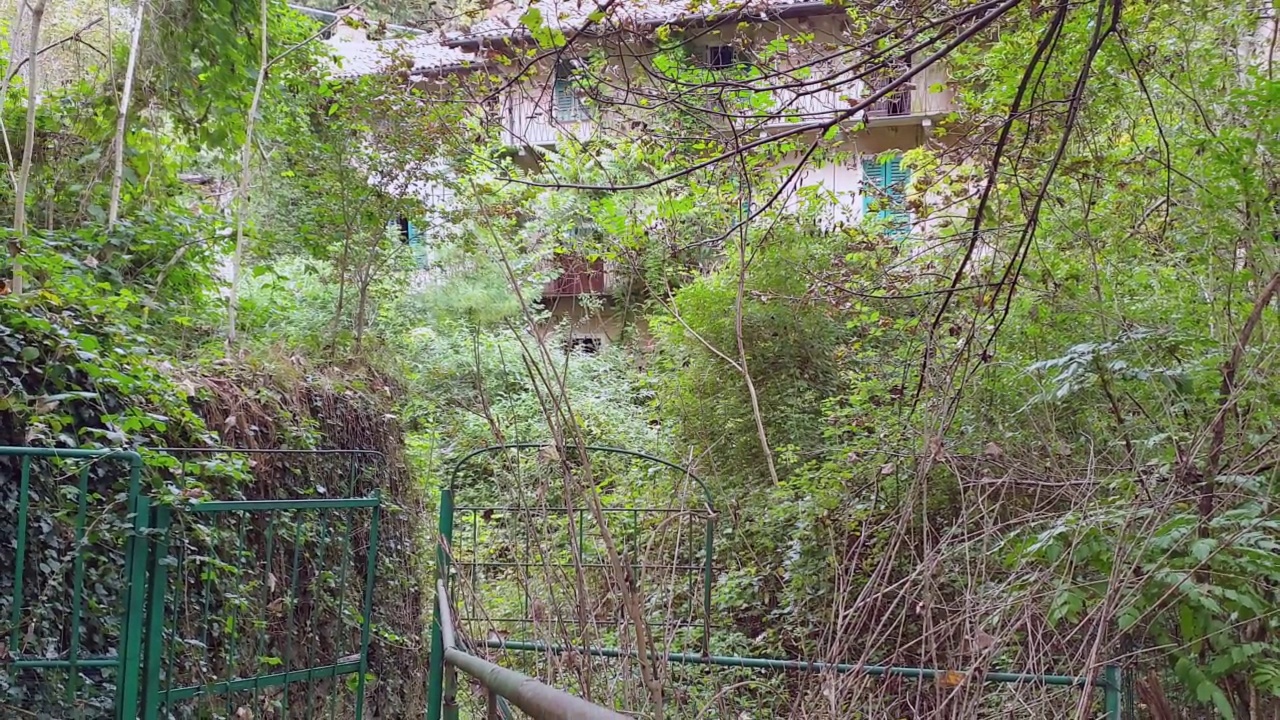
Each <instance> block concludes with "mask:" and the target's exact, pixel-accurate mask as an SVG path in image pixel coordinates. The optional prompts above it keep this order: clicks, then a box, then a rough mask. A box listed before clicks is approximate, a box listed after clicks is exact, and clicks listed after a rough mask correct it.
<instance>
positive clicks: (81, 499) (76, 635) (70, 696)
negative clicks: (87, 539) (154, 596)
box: [67, 463, 91, 703]
mask: <svg viewBox="0 0 1280 720" xmlns="http://www.w3.org/2000/svg"><path fill="white" fill-rule="evenodd" d="M90 467H91V466H90V465H89V464H88V463H85V465H84V467H82V468H80V472H79V473H77V474H76V475H77V482H76V530H75V532H76V535H75V537H76V540H75V544H74V545H73V546H72V550H71V552H72V553H74V555H73V556H72V560H71V647H70V648H69V649H68V651H67V660H68V662H69V669H68V670H67V702H69V703H74V702H75V699H76V685H77V681H78V680H79V679H80V671H79V669H78V668H79V664H80V620H81V615H83V610H82V607H81V606H83V605H84V547H83V546H84V533H85V527H84V526H85V522H86V520H87V516H88V512H89V468H90Z"/></svg>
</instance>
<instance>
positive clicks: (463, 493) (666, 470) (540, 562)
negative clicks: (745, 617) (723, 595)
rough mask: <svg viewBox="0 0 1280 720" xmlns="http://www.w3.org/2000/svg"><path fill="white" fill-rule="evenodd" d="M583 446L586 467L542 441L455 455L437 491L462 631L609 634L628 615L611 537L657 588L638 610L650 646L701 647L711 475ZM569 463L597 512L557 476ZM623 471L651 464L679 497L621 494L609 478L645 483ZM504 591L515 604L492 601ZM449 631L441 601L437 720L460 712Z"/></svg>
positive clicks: (443, 561)
mask: <svg viewBox="0 0 1280 720" xmlns="http://www.w3.org/2000/svg"><path fill="white" fill-rule="evenodd" d="M584 451H585V453H584V454H585V455H587V456H589V457H590V458H591V460H590V463H591V468H590V469H589V471H587V470H584V469H583V468H581V467H580V465H579V464H580V463H581V462H582V457H581V456H579V454H578V453H577V450H576V448H568V449H566V448H555V447H554V446H552V445H549V444H547V443H534V442H527V443H511V444H505V445H495V446H491V447H485V448H480V449H478V450H475V451H473V452H470V453H468V454H466V455H464V456H463V457H462V458H461V459H460V460H459V461H458V462H457V463H456V464H455V465H454V467H453V470H452V471H451V473H450V476H449V479H448V482H447V485H446V486H445V487H443V488H441V495H440V544H439V547H438V549H437V573H438V577H439V578H440V579H442V580H444V581H445V582H446V584H447V586H448V587H450V588H452V596H453V598H454V602H455V603H456V605H457V614H456V616H455V619H456V621H457V623H458V627H459V634H463V632H464V630H465V631H468V632H469V633H473V634H478V635H479V636H481V637H483V636H485V635H490V634H491V635H494V636H498V637H503V638H508V639H512V640H514V641H526V640H527V641H532V640H536V639H537V638H538V637H541V636H542V635H543V634H546V633H554V634H555V635H556V636H557V637H562V638H565V639H566V641H567V642H572V643H574V644H584V645H585V644H595V643H599V642H601V641H605V639H606V638H607V637H608V636H611V635H613V634H615V632H616V630H615V628H616V627H617V623H618V622H619V621H620V620H621V619H622V610H621V609H620V608H619V607H618V606H617V604H616V603H613V602H612V601H611V600H610V599H614V598H617V596H618V594H617V593H616V592H613V591H611V588H612V587H614V586H615V585H616V584H617V582H618V578H617V577H616V571H615V567H614V565H613V564H612V561H611V560H610V558H609V553H608V552H607V547H606V546H607V544H608V542H607V541H606V534H607V537H608V538H609V539H610V540H611V541H612V543H613V545H614V548H613V551H614V552H615V553H616V554H617V555H618V556H619V557H620V558H621V561H622V564H623V565H624V566H625V570H626V574H627V579H626V581H625V582H626V583H627V584H628V585H629V586H630V587H631V588H632V590H633V591H634V592H635V593H636V594H638V595H641V596H643V597H645V598H647V599H649V602H647V603H645V607H644V608H643V610H644V612H645V615H646V616H645V621H646V623H647V625H648V628H647V629H648V630H649V632H650V633H651V636H652V637H653V639H654V640H653V641H654V643H655V644H658V645H660V646H662V651H663V652H665V651H666V650H674V649H677V647H678V648H679V649H682V650H688V651H695V652H706V651H707V649H708V647H709V642H710V633H711V625H710V615H711V607H710V605H711V585H712V581H713V578H714V568H713V566H712V559H713V556H714V548H713V543H714V537H715V522H716V513H715V510H714V507H713V505H712V500H711V496H710V494H709V493H708V492H707V490H706V486H705V485H704V484H703V483H702V481H701V480H700V479H699V478H698V477H697V476H696V475H694V474H693V473H691V472H689V471H688V469H686V468H683V467H681V466H679V465H677V464H674V463H670V462H668V461H666V460H663V459H661V458H657V457H653V456H651V455H647V454H645V453H640V452H636V451H633V450H627V449H623V448H614V447H605V446H589V447H586V448H584ZM566 455H571V456H572V457H566ZM482 461H483V462H484V463H487V464H482ZM566 468H569V469H570V472H579V473H580V474H582V478H581V479H582V480H583V481H584V482H585V481H587V480H588V479H589V480H590V482H592V483H593V485H594V488H595V492H596V493H597V496H598V497H600V499H601V506H600V507H599V508H598V510H597V511H596V512H593V511H592V510H591V509H590V507H589V506H588V504H587V502H586V500H585V498H583V497H575V493H574V492H572V491H570V490H568V489H567V488H564V485H563V483H559V484H557V483H556V482H555V480H554V478H555V477H558V476H560V474H561V473H562V471H564V470H565V469H566ZM469 471H470V472H474V473H483V472H484V471H492V472H491V473H490V474H489V476H488V478H487V480H486V481H482V482H481V483H474V482H470V483H468V482H466V481H469V480H472V479H473V477H472V475H470V474H468V472H469ZM497 472H505V473H506V474H507V475H509V476H510V477H511V479H512V481H513V482H512V484H511V485H510V486H509V487H501V488H494V487H493V481H492V475H493V473H497ZM540 473H541V474H540ZM623 473H641V474H644V475H645V479H646V480H647V481H648V483H647V484H650V485H660V486H661V487H664V488H666V489H667V499H668V500H669V502H670V504H667V505H659V506H653V505H646V506H639V505H636V504H634V503H631V502H629V499H628V498H625V497H615V496H612V495H611V494H610V492H609V490H608V488H609V487H611V486H616V485H621V486H624V487H625V486H629V485H637V484H639V483H634V482H632V483H621V484H618V483H614V482H613V480H614V479H616V476H617V475H619V474H623ZM657 473H662V475H661V476H659V475H657ZM601 518H603V520H604V523H603V524H604V527H601V523H600V522H599V520H600V519H601ZM587 595H590V596H592V597H594V598H599V599H602V600H604V602H602V603H601V604H599V605H597V606H595V607H592V608H589V609H588V608H584V607H583V606H582V603H581V602H580V601H581V600H583V599H584V596H587ZM498 597H505V598H507V599H508V601H509V602H507V603H505V604H503V605H501V606H499V605H497V604H495V603H493V602H492V601H493V600H494V599H495V598H498ZM658 598H662V601H661V602H659V601H657V599H658ZM486 601H488V602H486ZM443 637H444V632H443V629H442V625H441V621H440V613H439V607H438V604H437V608H436V617H435V622H434V624H433V633H432V640H431V675H430V677H429V687H428V709H427V718H428V720H439V719H440V718H444V719H445V720H449V719H450V718H451V717H456V716H457V712H458V706H457V703H456V702H455V701H456V697H455V695H454V693H453V692H452V691H451V688H449V687H447V685H448V683H447V682H446V679H447V678H446V674H447V663H446V662H445V655H446V652H445V643H444V639H443ZM472 644H473V646H482V644H481V643H479V642H477V641H472ZM473 649H474V648H473ZM577 672H578V674H579V675H580V676H581V677H580V678H579V679H578V682H577V684H578V686H579V687H578V690H579V691H580V692H583V693H584V694H587V693H588V692H589V688H588V687H587V686H588V685H589V684H590V675H591V674H592V669H591V668H590V667H587V666H583V667H580V668H579V669H578V671H577ZM609 674H612V673H608V672H606V673H603V674H602V675H609Z"/></svg>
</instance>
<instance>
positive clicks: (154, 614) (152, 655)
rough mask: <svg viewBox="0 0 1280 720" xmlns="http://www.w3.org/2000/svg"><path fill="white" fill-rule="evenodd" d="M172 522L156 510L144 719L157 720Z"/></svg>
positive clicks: (164, 509) (168, 513)
mask: <svg viewBox="0 0 1280 720" xmlns="http://www.w3.org/2000/svg"><path fill="white" fill-rule="evenodd" d="M172 520H173V516H172V511H171V510H170V508H169V507H168V506H167V505H161V506H159V507H157V508H156V513H155V525H154V527H153V531H154V533H155V539H154V543H155V553H154V554H153V555H152V556H151V587H150V588H149V590H150V597H149V598H148V602H147V613H146V614H147V650H146V660H145V661H144V662H143V664H142V666H143V668H144V670H145V672H146V680H145V684H144V686H143V703H142V708H143V718H144V720H156V719H157V718H158V717H160V682H161V680H160V663H161V662H162V661H163V659H164V610H165V607H164V606H165V602H164V599H165V595H166V594H167V593H168V585H169V562H168V560H169V527H170V523H171V522H172Z"/></svg>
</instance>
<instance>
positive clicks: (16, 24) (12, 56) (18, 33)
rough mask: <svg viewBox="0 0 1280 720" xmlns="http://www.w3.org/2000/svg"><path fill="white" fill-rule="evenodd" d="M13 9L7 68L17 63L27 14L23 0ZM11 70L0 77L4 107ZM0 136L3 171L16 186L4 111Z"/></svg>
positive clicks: (1, 118) (0, 114)
mask: <svg viewBox="0 0 1280 720" xmlns="http://www.w3.org/2000/svg"><path fill="white" fill-rule="evenodd" d="M14 4H15V9H14V18H13V27H12V28H10V29H9V65H8V67H9V68H12V67H14V66H15V65H17V64H18V53H19V52H20V50H19V48H18V46H19V45H20V44H21V43H20V42H19V41H18V40H19V38H21V37H22V21H23V19H24V18H25V17H26V14H27V4H26V3H25V2H23V0H17V2H15V3H14ZM12 73H13V71H12V70H9V69H6V71H5V73H4V75H3V77H0V107H4V103H5V98H7V97H9V83H10V81H11V80H12V79H13V75H12ZM0 137H3V139H4V157H5V160H6V162H5V172H7V173H8V174H9V182H10V183H13V186H14V187H15V188H16V187H17V186H18V176H17V175H16V174H15V173H14V172H13V165H14V163H13V146H12V145H10V143H9V128H7V127H5V124H4V113H0Z"/></svg>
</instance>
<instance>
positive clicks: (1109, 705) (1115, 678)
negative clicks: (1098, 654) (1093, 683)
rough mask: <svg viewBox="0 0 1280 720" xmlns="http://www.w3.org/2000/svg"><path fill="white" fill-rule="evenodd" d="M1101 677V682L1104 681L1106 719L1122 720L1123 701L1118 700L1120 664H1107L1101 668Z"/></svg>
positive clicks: (1119, 696)
mask: <svg viewBox="0 0 1280 720" xmlns="http://www.w3.org/2000/svg"><path fill="white" fill-rule="evenodd" d="M1102 678H1103V682H1105V683H1106V688H1105V696H1104V699H1105V704H1106V710H1107V720H1122V718H1123V717H1124V703H1122V702H1121V700H1120V699H1121V695H1120V693H1121V687H1120V685H1121V683H1120V666H1119V665H1107V666H1106V667H1105V668H1103V671H1102Z"/></svg>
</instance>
